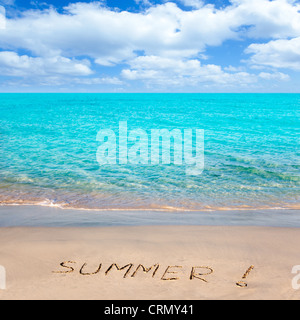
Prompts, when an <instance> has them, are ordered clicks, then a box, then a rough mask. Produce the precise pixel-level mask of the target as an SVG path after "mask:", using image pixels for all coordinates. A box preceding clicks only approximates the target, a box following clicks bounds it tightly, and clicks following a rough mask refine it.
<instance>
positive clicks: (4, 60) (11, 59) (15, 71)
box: [0, 51, 93, 76]
mask: <svg viewBox="0 0 300 320" xmlns="http://www.w3.org/2000/svg"><path fill="white" fill-rule="evenodd" d="M89 65H90V63H89V61H88V60H81V61H78V60H76V59H68V58H64V57H60V56H56V57H47V58H40V57H38V58H33V57H29V56H27V55H22V56H19V55H18V54H17V53H15V52H10V51H2V52H0V70H1V74H2V75H8V76H32V75H48V74H62V75H73V76H87V75H91V74H92V73H93V72H92V70H91V69H90V67H89Z"/></svg>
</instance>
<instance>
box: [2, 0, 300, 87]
mask: <svg viewBox="0 0 300 320" xmlns="http://www.w3.org/2000/svg"><path fill="white" fill-rule="evenodd" d="M136 1H137V2H140V3H142V2H143V3H144V4H145V5H146V6H145V7H146V9H143V10H142V11H140V12H129V11H117V10H113V9H110V8H108V7H106V6H104V5H103V4H102V3H101V2H92V3H75V4H71V5H69V6H68V7H66V8H65V9H64V12H62V13H59V12H57V11H55V10H54V9H45V10H35V11H26V12H24V13H22V14H20V15H17V16H16V17H15V18H10V19H7V24H6V25H7V27H6V29H5V30H0V48H2V50H4V51H3V52H2V53H0V71H1V72H2V74H4V75H15V76H23V77H26V76H28V77H31V76H32V75H39V76H45V77H47V76H53V75H59V74H61V75H69V76H90V75H91V74H92V73H93V71H92V64H91V62H94V63H96V64H98V65H100V67H101V66H104V67H113V66H115V65H118V64H128V65H129V68H127V69H124V70H123V72H122V76H123V77H124V78H125V79H130V80H134V79H143V80H144V81H148V82H150V81H152V83H162V82H163V83H164V84H169V85H171V86H172V85H180V84H182V83H185V84H188V85H194V84H198V83H202V82H212V83H219V84H225V83H226V82H227V83H229V84H230V83H236V84H238V83H240V84H244V85H245V84H247V83H254V82H255V81H257V79H259V78H261V79H267V78H268V77H269V78H270V79H271V78H272V79H274V77H277V79H282V80H286V79H285V77H284V76H280V73H276V72H273V73H269V74H270V75H271V76H267V73H263V72H262V73H261V76H259V77H258V76H256V75H254V74H250V73H248V72H246V71H245V70H246V69H243V68H240V67H238V66H236V67H234V68H233V67H231V66H229V67H227V69H226V68H222V67H221V66H217V65H215V64H213V63H211V64H206V65H203V64H201V63H200V61H199V60H198V59H201V57H202V60H203V58H204V57H205V51H206V49H207V47H209V46H221V45H222V44H223V43H224V42H225V41H227V40H230V39H235V40H242V39H244V38H247V39H253V38H254V39H255V41H256V42H257V40H256V39H258V38H260V39H263V41H269V42H268V43H265V44H252V45H250V46H249V48H248V49H247V53H248V54H251V55H252V56H251V57H250V62H251V63H252V65H255V66H266V67H272V68H281V67H285V68H293V69H297V70H300V63H299V61H300V59H299V57H300V49H299V47H300V45H299V39H300V13H299V11H300V5H299V2H298V1H294V0H273V1H269V0H231V4H230V5H228V6H227V7H225V8H219V9H217V8H216V7H214V6H213V5H204V4H203V1H201V0H178V1H181V2H182V3H183V4H184V5H185V6H190V7H191V8H193V10H190V11H188V10H182V9H180V8H179V7H178V6H177V5H176V4H175V3H174V2H167V3H164V4H161V5H151V1H148V0H144V1H142V0H136ZM178 1H177V2H178ZM290 38H293V39H292V40H290ZM266 39H268V40H266ZM270 39H273V41H270ZM23 50H25V51H23ZM15 52H26V55H18V54H16V53H15ZM275 75H276V76H275ZM282 75H283V74H282ZM103 78H105V76H104V77H99V76H95V78H93V79H95V80H94V81H100V82H101V80H96V79H103ZM107 79H114V80H111V81H112V82H115V83H116V84H119V83H118V81H120V80H118V78H114V77H108V78H107Z"/></svg>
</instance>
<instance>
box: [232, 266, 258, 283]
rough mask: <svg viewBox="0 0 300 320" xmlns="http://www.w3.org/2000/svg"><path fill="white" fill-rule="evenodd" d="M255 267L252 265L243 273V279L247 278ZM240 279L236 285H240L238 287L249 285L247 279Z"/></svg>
mask: <svg viewBox="0 0 300 320" xmlns="http://www.w3.org/2000/svg"><path fill="white" fill-rule="evenodd" d="M253 269H254V266H251V267H250V268H249V269H248V270H247V271H246V273H245V274H244V275H243V278H242V279H243V280H245V279H246V278H247V277H248V276H249V274H250V272H251V271H252V270H253ZM243 280H242V281H239V282H237V283H236V285H237V286H238V287H241V288H246V287H248V284H247V283H246V282H245V281H243Z"/></svg>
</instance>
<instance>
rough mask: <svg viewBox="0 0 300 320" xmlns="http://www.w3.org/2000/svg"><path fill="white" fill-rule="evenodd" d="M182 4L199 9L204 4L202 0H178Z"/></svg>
mask: <svg viewBox="0 0 300 320" xmlns="http://www.w3.org/2000/svg"><path fill="white" fill-rule="evenodd" d="M179 1H180V2H181V3H182V4H183V5H184V6H186V7H191V8H194V9H200V8H202V7H203V6H204V2H203V1H202V0H179Z"/></svg>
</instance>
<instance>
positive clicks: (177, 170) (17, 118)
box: [0, 94, 300, 212]
mask: <svg viewBox="0 0 300 320" xmlns="http://www.w3.org/2000/svg"><path fill="white" fill-rule="evenodd" d="M299 107H300V95H299V94H1V95H0V154H1V156H0V201H1V204H2V205H6V204H27V205H30V204H34V205H36V204H40V205H44V206H57V207H62V208H77V209H100V210H103V209H106V210H111V209H114V210H144V211H149V210H152V211H153V210H159V212H163V211H178V212H183V211H186V212H189V211H191V212H192V211H195V212H197V211H205V210H208V211H210V210H241V209H243V210H263V209H268V208H271V209H278V210H279V209H299V203H300V201H299V194H300V193H299V187H300V178H299V166H300V162H299V159H300V151H299V133H300V132H299V128H300V117H299V115H300V108H299ZM120 121H127V123H128V130H133V129H137V128H141V129H143V130H145V131H147V132H149V131H150V130H151V129H169V130H173V129H180V130H184V129H189V128H193V129H195V128H198V129H204V130H205V170H204V172H203V173H202V174H201V175H199V176H188V175H186V172H185V169H186V168H185V166H179V165H174V164H170V165H163V164H160V165H133V164H131V165H106V166H102V167H100V166H99V164H98V162H97V159H96V152H97V149H98V147H99V142H98V141H96V136H97V133H98V131H99V130H100V129H112V130H114V132H116V134H117V133H118V127H119V122H120ZM64 212H65V211H64ZM239 212H243V211H239Z"/></svg>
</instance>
